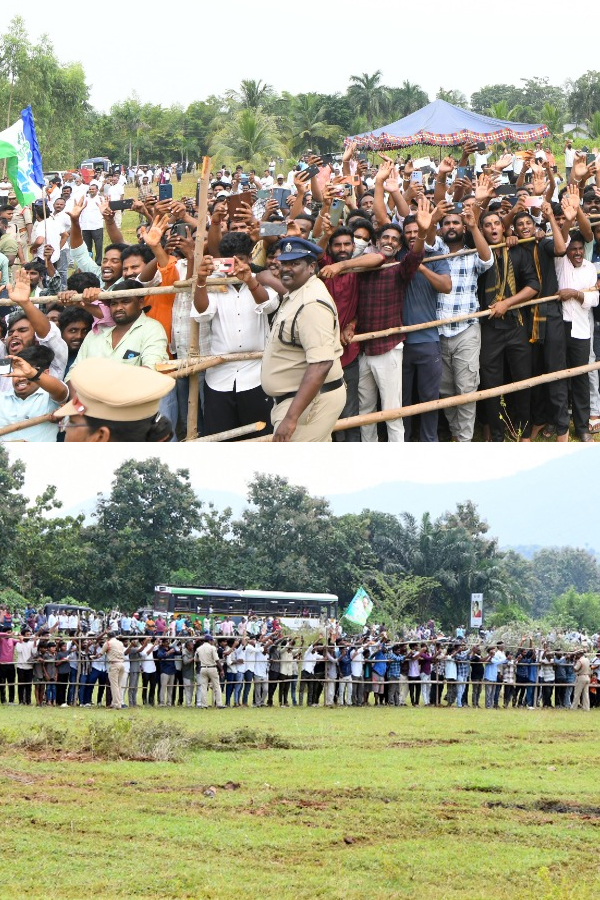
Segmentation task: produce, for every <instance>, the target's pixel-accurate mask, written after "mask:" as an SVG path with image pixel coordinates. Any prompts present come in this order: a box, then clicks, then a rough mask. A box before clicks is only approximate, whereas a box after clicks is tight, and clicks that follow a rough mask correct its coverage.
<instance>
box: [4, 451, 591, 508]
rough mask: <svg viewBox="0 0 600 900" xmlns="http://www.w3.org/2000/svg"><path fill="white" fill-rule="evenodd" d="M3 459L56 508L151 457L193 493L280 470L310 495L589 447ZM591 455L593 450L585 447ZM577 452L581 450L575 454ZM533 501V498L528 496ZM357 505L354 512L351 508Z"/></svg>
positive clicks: (483, 469) (500, 471)
mask: <svg viewBox="0 0 600 900" xmlns="http://www.w3.org/2000/svg"><path fill="white" fill-rule="evenodd" d="M4 446H5V447H6V448H7V450H8V452H9V456H10V458H11V460H14V459H17V458H19V459H22V460H23V461H24V462H25V464H26V479H25V493H26V494H27V495H28V496H29V497H30V498H34V497H35V496H37V495H39V494H41V493H42V491H43V490H44V489H45V488H46V486H47V485H48V484H54V485H56V487H57V489H58V498H59V499H60V500H62V502H63V508H64V509H69V508H70V507H73V506H75V505H76V504H78V503H80V502H81V501H83V500H87V499H88V498H94V497H95V495H96V494H97V493H99V492H108V491H109V490H110V485H111V482H112V480H113V476H114V472H115V470H116V469H117V468H118V467H119V465H120V464H121V463H122V462H123V461H124V460H126V459H131V458H135V459H146V458H148V457H151V456H154V457H159V458H160V459H161V460H162V461H163V462H164V463H166V464H167V465H169V466H170V468H171V469H173V470H175V469H178V468H188V469H189V470H190V474H191V481H192V485H193V487H194V488H195V489H196V490H197V491H201V490H202V489H203V488H208V489H211V490H217V491H229V492H233V493H237V494H241V495H242V496H244V495H245V494H246V485H247V483H248V481H249V480H250V479H251V478H252V476H253V474H254V473H255V472H261V473H270V474H274V475H281V476H283V477H286V478H288V479H289V480H290V481H291V482H292V483H294V484H302V485H304V487H306V488H307V489H308V491H309V492H310V493H311V494H313V495H318V496H322V495H325V494H326V495H334V494H346V493H353V492H355V491H359V490H362V489H369V488H373V487H375V486H377V485H381V484H387V483H390V482H399V481H409V482H412V483H421V484H432V483H438V484H443V483H447V482H461V483H463V484H468V483H471V482H475V481H484V480H486V479H490V478H491V479H493V478H501V477H503V476H504V475H507V474H512V473H516V472H519V471H526V470H531V469H534V468H535V467H537V466H539V465H541V464H543V463H544V462H546V461H548V460H550V459H555V458H559V457H563V456H564V455H567V454H568V455H575V456H579V458H580V459H579V460H574V461H573V462H574V464H575V466H577V465H581V464H582V463H585V462H587V460H588V456H585V454H589V453H590V451H589V450H588V449H587V447H584V446H582V445H581V444H575V443H574V444H541V443H540V444H529V445H521V446H519V447H517V446H514V445H508V444H460V445H454V444H406V445H401V446H399V447H396V445H395V444H377V445H371V444H369V445H365V444H358V445H352V444H325V445H323V444H321V445H319V444H286V445H283V446H280V445H276V444H244V443H237V444H210V443H209V444H205V445H204V446H203V447H193V446H192V445H191V444H153V445H152V446H148V447H146V446H144V445H139V444H135V445H133V444H127V446H122V445H121V444H88V445H87V447H85V448H82V447H81V445H80V444H61V445H60V446H59V445H54V446H52V445H49V444H37V445H36V444H27V443H24V442H23V443H22V442H15V443H6V444H4ZM591 452H592V453H594V451H591ZM582 454H583V456H582ZM534 505H535V501H534ZM357 511H358V510H357Z"/></svg>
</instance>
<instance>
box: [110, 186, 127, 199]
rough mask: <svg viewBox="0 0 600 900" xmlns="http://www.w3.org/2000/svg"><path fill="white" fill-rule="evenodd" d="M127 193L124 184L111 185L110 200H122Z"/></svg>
mask: <svg viewBox="0 0 600 900" xmlns="http://www.w3.org/2000/svg"><path fill="white" fill-rule="evenodd" d="M124 194H125V191H124V189H123V185H122V184H111V185H110V187H109V189H108V199H109V200H122V199H123V196H124Z"/></svg>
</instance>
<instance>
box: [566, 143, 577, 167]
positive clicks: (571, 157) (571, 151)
mask: <svg viewBox="0 0 600 900" xmlns="http://www.w3.org/2000/svg"><path fill="white" fill-rule="evenodd" d="M574 162H575V148H574V147H571V148H569V147H565V168H567V169H572V168H573V163H574Z"/></svg>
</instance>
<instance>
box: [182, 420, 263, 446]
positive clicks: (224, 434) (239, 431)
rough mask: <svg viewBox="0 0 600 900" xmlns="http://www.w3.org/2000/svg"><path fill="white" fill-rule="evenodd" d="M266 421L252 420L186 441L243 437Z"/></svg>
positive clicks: (211, 440) (259, 427)
mask: <svg viewBox="0 0 600 900" xmlns="http://www.w3.org/2000/svg"><path fill="white" fill-rule="evenodd" d="M266 425H267V423H266V422H253V424H252V425H240V427H239V428H230V429H229V431H220V432H219V433H218V434H207V435H205V436H204V437H200V438H194V439H193V440H192V441H188V442H187V443H190V444H200V443H203V442H204V443H208V442H214V441H229V440H231V438H237V437H243V436H244V435H245V434H253V433H254V432H255V431H262V430H263V428H266Z"/></svg>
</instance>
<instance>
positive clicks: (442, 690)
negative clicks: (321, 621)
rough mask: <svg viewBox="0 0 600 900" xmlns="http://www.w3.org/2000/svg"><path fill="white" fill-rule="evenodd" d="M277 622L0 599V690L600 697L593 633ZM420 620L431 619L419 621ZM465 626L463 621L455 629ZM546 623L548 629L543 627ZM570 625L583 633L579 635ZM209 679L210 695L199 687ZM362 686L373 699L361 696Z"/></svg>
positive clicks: (326, 697) (499, 700)
mask: <svg viewBox="0 0 600 900" xmlns="http://www.w3.org/2000/svg"><path fill="white" fill-rule="evenodd" d="M326 625H327V627H326V628H325V629H324V630H323V632H322V633H320V634H319V635H318V637H314V636H313V637H311V638H306V639H305V638H304V637H303V636H292V635H289V634H288V635H286V634H283V632H282V628H281V622H280V621H279V619H278V617H277V616H273V617H268V618H262V619H261V618H260V617H258V616H255V615H250V616H248V617H247V618H246V617H241V618H239V617H238V618H233V617H230V616H219V617H214V616H211V615H210V614H208V613H207V615H206V616H204V617H201V616H198V617H196V616H194V617H186V616H185V615H178V616H175V617H171V618H170V619H169V617H167V616H164V617H163V616H162V615H160V614H159V615H156V616H155V615H153V614H147V615H140V614H139V613H135V614H133V615H129V614H124V615H120V614H115V613H113V614H109V615H108V616H106V617H105V616H101V615H99V616H95V615H94V616H89V617H86V618H85V620H84V619H83V618H82V617H81V616H80V615H78V614H77V613H76V612H74V611H62V612H57V613H50V614H49V615H48V616H46V615H45V614H44V613H43V612H41V611H40V612H36V611H35V610H33V609H31V610H27V611H26V613H25V615H24V616H23V619H22V624H21V626H20V628H18V629H17V628H16V627H15V623H14V622H13V618H12V616H11V615H10V613H8V611H7V610H5V609H3V610H1V611H0V702H1V703H7V702H8V703H14V702H15V698H17V699H18V702H19V703H20V704H23V705H30V704H32V703H33V702H35V704H36V705H38V706H44V705H45V706H59V707H66V706H75V705H79V706H82V707H91V706H92V705H94V704H96V705H102V703H103V701H104V702H105V703H106V705H107V706H111V707H113V708H118V709H120V708H125V707H126V706H130V707H133V706H137V705H143V706H145V705H149V706H154V705H160V706H174V705H177V704H179V705H184V704H185V706H186V707H193V706H195V707H200V708H204V709H206V708H208V706H209V705H210V706H215V707H217V708H224V707H230V706H231V707H239V706H250V705H252V706H254V707H263V706H269V707H272V706H274V705H278V706H282V707H285V706H290V705H292V706H302V705H304V704H306V705H307V706H318V705H319V704H320V703H321V702H323V703H324V704H325V706H328V707H332V706H335V705H337V706H368V705H373V704H374V705H375V706H384V705H387V706H398V707H400V706H408V705H409V703H410V705H412V706H419V705H420V704H421V705H423V706H434V707H440V706H447V707H452V706H456V707H457V708H464V707H468V706H472V707H473V708H479V707H480V706H482V707H485V708H486V709H500V708H501V707H503V708H505V709H507V708H512V707H526V708H527V709H530V710H532V709H535V708H536V707H542V708H550V707H555V708H561V709H578V708H582V709H583V710H586V711H587V710H589V709H590V706H592V707H594V706H600V685H599V683H598V680H599V676H600V641H599V640H598V636H594V639H592V641H590V643H588V642H587V640H583V642H582V643H581V644H580V645H579V646H578V647H577V648H576V649H572V648H569V649H566V648H564V647H561V646H560V645H559V644H560V641H559V640H556V641H555V644H554V645H551V644H550V643H549V642H548V641H542V642H541V644H540V645H539V646H534V641H533V639H532V638H531V637H527V636H524V637H523V638H522V640H521V641H520V643H519V645H518V646H517V647H508V646H505V645H504V642H503V641H497V642H496V643H495V644H489V643H488V644H485V643H480V642H479V635H478V634H473V635H471V636H469V637H466V636H464V635H462V636H458V637H452V638H447V637H443V638H442V637H440V636H439V635H436V636H432V637H429V638H426V639H423V640H411V639H406V638H404V637H395V638H390V637H389V636H388V634H387V632H386V630H385V629H384V628H383V627H382V626H379V627H376V628H373V627H365V628H364V630H363V634H362V635H360V636H357V637H352V636H349V635H347V634H345V633H344V632H343V630H342V627H341V625H340V623H339V622H336V621H335V620H330V621H328V622H327V623H326ZM423 628H424V629H425V630H429V626H423ZM458 631H459V632H463V631H464V629H458ZM555 637H556V636H555ZM579 637H580V638H581V637H582V636H581V635H580V636H579ZM209 690H210V692H211V695H210V696H209ZM371 696H372V697H373V704H371V699H370V698H371Z"/></svg>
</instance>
